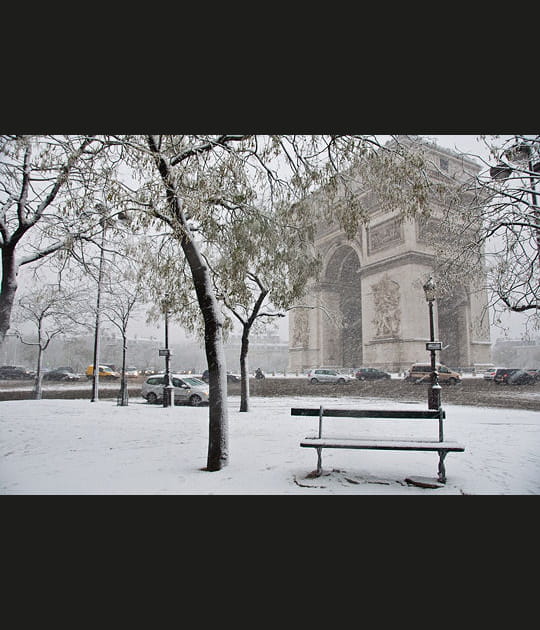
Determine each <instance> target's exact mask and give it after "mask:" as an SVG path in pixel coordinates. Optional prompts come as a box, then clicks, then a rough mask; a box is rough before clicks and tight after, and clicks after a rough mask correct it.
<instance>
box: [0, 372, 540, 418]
mask: <svg viewBox="0 0 540 630" xmlns="http://www.w3.org/2000/svg"><path fill="white" fill-rule="evenodd" d="M142 380H143V377H138V378H134V379H129V381H128V388H129V396H130V397H131V398H139V397H140V391H141V383H142ZM32 387H33V382H32V381H10V380H0V401H2V400H21V399H30V398H32ZM427 388H428V386H427V385H426V384H417V385H415V384H413V383H407V382H405V381H404V380H403V379H400V378H392V379H391V380H389V381H388V380H385V381H373V382H369V381H354V382H351V383H347V384H345V385H333V384H319V385H311V384H310V383H309V381H308V379H307V378H305V377H292V376H291V377H287V378H285V377H279V376H276V377H271V376H268V377H267V378H266V379H264V380H256V379H254V378H252V379H250V394H251V396H306V397H310V398H317V397H322V396H335V397H337V398H339V397H341V396H351V395H352V396H365V397H366V398H386V399H391V400H402V401H403V402H423V401H426V404H427ZM119 389H120V383H119V381H114V382H111V381H101V382H100V384H99V397H100V398H116V397H117V396H118V393H119ZM91 391H92V383H91V381H86V380H81V381H80V382H78V383H47V382H45V383H44V385H43V398H83V399H84V398H88V400H90V398H91ZM228 392H229V394H230V395H239V394H240V384H239V383H229V384H228ZM441 398H442V404H443V406H444V404H445V403H451V404H455V405H472V406H479V407H507V408H512V409H530V410H540V383H537V384H535V385H495V384H494V383H492V382H490V381H486V380H484V379H482V378H479V377H477V378H463V382H462V384H461V385H456V386H443V388H442V393H441Z"/></svg>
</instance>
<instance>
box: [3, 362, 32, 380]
mask: <svg viewBox="0 0 540 630" xmlns="http://www.w3.org/2000/svg"><path fill="white" fill-rule="evenodd" d="M35 376H36V373H35V372H32V371H31V370H27V369H26V368H25V367H21V366H20V365H2V366H0V378H5V379H13V380H15V379H31V378H35Z"/></svg>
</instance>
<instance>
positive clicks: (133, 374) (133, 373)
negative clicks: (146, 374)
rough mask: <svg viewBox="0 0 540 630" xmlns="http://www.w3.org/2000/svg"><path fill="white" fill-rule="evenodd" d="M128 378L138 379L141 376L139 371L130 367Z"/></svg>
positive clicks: (127, 370) (127, 371) (127, 373)
mask: <svg viewBox="0 0 540 630" xmlns="http://www.w3.org/2000/svg"><path fill="white" fill-rule="evenodd" d="M126 376H127V377H128V378H137V376H139V370H138V369H137V368H136V367H135V366H134V365H130V366H129V367H127V368H126Z"/></svg>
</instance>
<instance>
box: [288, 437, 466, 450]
mask: <svg viewBox="0 0 540 630" xmlns="http://www.w3.org/2000/svg"><path fill="white" fill-rule="evenodd" d="M300 446H304V447H311V448H357V449H364V450H365V449H376V450H383V451H384V450H386V451H394V450H395V451H453V452H463V451H464V450H465V447H464V446H463V445H461V444H459V442H454V441H451V440H445V441H444V442H438V441H437V440H391V439H390V440H389V439H384V440H381V439H369V438H368V439H364V438H363V439H353V438H351V439H348V438H305V439H304V440H303V441H302V442H300Z"/></svg>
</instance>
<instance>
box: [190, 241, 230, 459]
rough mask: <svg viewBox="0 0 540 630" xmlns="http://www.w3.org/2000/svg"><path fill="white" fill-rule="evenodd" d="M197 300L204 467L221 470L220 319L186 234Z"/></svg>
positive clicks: (223, 370)
mask: <svg viewBox="0 0 540 630" xmlns="http://www.w3.org/2000/svg"><path fill="white" fill-rule="evenodd" d="M182 249H183V250H184V253H185V254H186V258H187V260H188V263H189V266H190V268H191V272H192V275H193V283H194V285H195V291H196V293H197V299H198V301H199V306H200V308H201V311H202V314H203V318H204V347H205V352H206V360H207V362H208V380H209V431H208V458H207V465H206V469H207V470H209V471H216V470H221V469H222V468H223V467H224V466H226V465H227V463H228V460H229V427H228V415H229V414H228V408H227V365H226V361H225V353H224V351H223V321H222V317H221V313H220V311H219V305H218V302H217V300H216V298H215V296H214V294H213V293H212V283H211V281H210V275H209V273H208V268H207V267H206V266H205V264H204V260H203V258H202V256H201V255H200V252H199V250H198V247H197V246H196V244H195V243H194V242H193V241H192V240H191V239H190V238H189V237H187V236H185V237H184V238H183V240H182Z"/></svg>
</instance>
